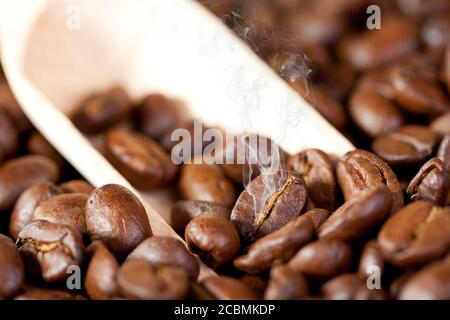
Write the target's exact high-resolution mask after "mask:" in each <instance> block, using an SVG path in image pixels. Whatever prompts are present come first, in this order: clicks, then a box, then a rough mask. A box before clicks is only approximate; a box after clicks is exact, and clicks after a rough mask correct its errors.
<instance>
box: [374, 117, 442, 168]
mask: <svg viewBox="0 0 450 320" xmlns="http://www.w3.org/2000/svg"><path fill="white" fill-rule="evenodd" d="M437 142H438V137H437V135H436V134H435V133H433V132H432V131H431V130H429V129H428V128H426V127H423V126H419V125H407V126H403V127H401V128H399V129H397V130H395V131H393V132H391V133H387V134H385V135H381V136H379V137H377V138H376V139H375V140H374V141H373V144H372V149H373V151H374V152H375V153H376V154H377V155H378V156H379V157H380V158H382V159H383V160H385V161H386V162H387V163H389V164H390V165H392V166H404V165H417V164H420V163H421V162H423V161H425V160H426V159H427V158H429V157H431V155H432V153H433V151H434V147H435V146H436V144H437Z"/></svg>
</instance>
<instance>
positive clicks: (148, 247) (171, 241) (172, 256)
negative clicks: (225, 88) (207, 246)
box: [127, 237, 200, 280]
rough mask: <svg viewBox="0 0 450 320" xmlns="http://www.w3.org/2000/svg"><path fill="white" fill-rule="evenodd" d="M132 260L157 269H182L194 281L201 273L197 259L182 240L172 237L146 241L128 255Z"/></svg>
mask: <svg viewBox="0 0 450 320" xmlns="http://www.w3.org/2000/svg"><path fill="white" fill-rule="evenodd" d="M130 259H144V260H147V261H148V262H150V263H151V264H152V265H154V266H156V267H158V266H176V267H180V268H182V269H184V270H185V271H186V272H187V274H188V275H189V278H191V279H192V280H195V279H197V277H198V273H199V271H200V266H199V264H198V261H197V259H196V258H195V257H194V256H193V255H192V254H191V253H190V252H189V251H188V250H187V249H186V247H185V245H184V244H183V243H182V242H181V241H180V240H178V239H175V238H171V237H150V238H148V239H146V240H144V241H143V242H142V243H141V244H140V245H138V246H137V247H136V249H134V250H133V251H132V252H131V253H130V254H129V255H128V257H127V260H130Z"/></svg>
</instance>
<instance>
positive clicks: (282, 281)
mask: <svg viewBox="0 0 450 320" xmlns="http://www.w3.org/2000/svg"><path fill="white" fill-rule="evenodd" d="M308 295H309V289H308V283H307V281H306V279H305V278H304V277H303V276H302V274H301V273H297V272H294V271H293V270H291V269H290V268H289V267H287V266H285V265H278V266H275V267H273V268H272V271H270V277H269V283H268V285H267V289H266V291H265V292H264V299H265V300H300V299H305V298H307V297H308Z"/></svg>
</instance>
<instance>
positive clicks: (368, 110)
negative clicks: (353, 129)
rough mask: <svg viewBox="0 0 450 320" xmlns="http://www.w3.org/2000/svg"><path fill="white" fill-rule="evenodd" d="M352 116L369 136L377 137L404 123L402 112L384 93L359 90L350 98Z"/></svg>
mask: <svg viewBox="0 0 450 320" xmlns="http://www.w3.org/2000/svg"><path fill="white" fill-rule="evenodd" d="M349 111H350V116H351V118H352V120H353V122H354V123H355V124H356V125H357V126H358V128H359V129H361V130H362V131H363V132H364V133H365V134H367V135H368V136H369V137H372V138H374V137H376V136H379V135H381V134H385V133H388V132H391V131H394V130H395V129H397V128H399V127H400V126H401V125H402V124H403V123H404V121H405V120H404V118H403V115H402V113H401V112H400V111H399V110H398V109H397V108H396V107H395V106H394V104H393V103H392V102H391V101H390V100H388V99H387V98H385V97H383V96H382V95H380V94H378V93H376V92H372V91H366V90H357V91H356V92H354V93H353V95H352V97H351V98H350V104H349Z"/></svg>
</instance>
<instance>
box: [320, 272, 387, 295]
mask: <svg viewBox="0 0 450 320" xmlns="http://www.w3.org/2000/svg"><path fill="white" fill-rule="evenodd" d="M321 291H322V294H323V296H324V298H325V299H329V300H386V299H387V298H388V296H387V294H386V292H385V291H384V290H382V289H376V288H374V289H369V288H368V287H367V285H366V282H365V281H364V280H362V279H361V278H360V277H359V276H358V275H357V274H353V273H346V274H343V275H340V276H337V277H335V278H333V279H331V280H329V281H328V282H326V283H325V284H324V285H323V286H322V287H321Z"/></svg>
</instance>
